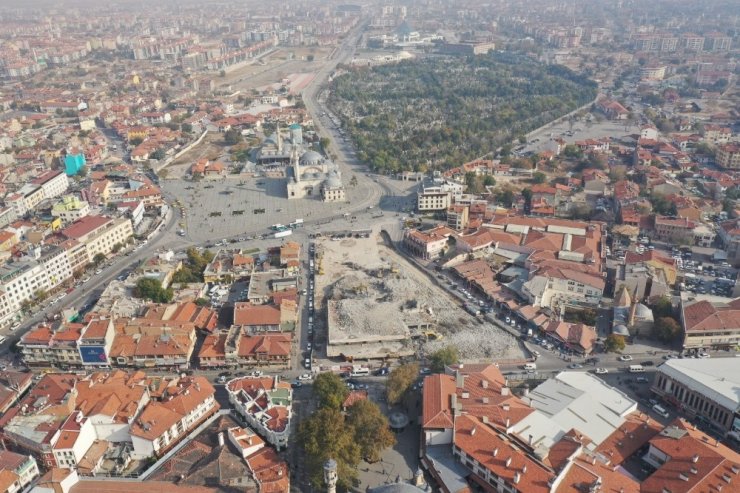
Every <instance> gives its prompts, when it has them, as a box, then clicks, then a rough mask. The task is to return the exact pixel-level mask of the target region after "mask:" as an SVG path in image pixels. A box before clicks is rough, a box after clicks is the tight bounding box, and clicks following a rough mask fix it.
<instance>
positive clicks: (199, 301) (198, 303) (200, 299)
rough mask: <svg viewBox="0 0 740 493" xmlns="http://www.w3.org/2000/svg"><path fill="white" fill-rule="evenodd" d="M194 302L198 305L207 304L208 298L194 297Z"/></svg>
mask: <svg viewBox="0 0 740 493" xmlns="http://www.w3.org/2000/svg"><path fill="white" fill-rule="evenodd" d="M195 304H196V305H198V306H208V298H196V300H195Z"/></svg>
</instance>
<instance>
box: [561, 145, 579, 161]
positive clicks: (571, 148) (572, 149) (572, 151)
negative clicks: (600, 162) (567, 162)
mask: <svg viewBox="0 0 740 493" xmlns="http://www.w3.org/2000/svg"><path fill="white" fill-rule="evenodd" d="M563 156H565V157H567V158H571V159H580V158H582V157H583V151H582V150H581V148H580V147H578V146H576V145H573V144H568V145H566V146H565V148H564V149H563Z"/></svg>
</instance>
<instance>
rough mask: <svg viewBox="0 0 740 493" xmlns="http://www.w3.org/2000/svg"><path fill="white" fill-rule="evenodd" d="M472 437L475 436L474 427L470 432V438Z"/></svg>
mask: <svg viewBox="0 0 740 493" xmlns="http://www.w3.org/2000/svg"><path fill="white" fill-rule="evenodd" d="M473 435H475V426H473V428H472V429H471V430H470V436H471V437H472V436H473Z"/></svg>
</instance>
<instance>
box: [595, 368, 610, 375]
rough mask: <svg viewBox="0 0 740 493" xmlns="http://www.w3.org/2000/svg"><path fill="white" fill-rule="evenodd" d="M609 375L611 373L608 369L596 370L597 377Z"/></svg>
mask: <svg viewBox="0 0 740 493" xmlns="http://www.w3.org/2000/svg"><path fill="white" fill-rule="evenodd" d="M607 373H609V370H607V369H606V368H596V374H597V375H605V374H607Z"/></svg>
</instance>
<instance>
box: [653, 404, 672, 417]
mask: <svg viewBox="0 0 740 493" xmlns="http://www.w3.org/2000/svg"><path fill="white" fill-rule="evenodd" d="M652 409H653V412H654V413H655V414H657V415H658V416H663V417H664V418H670V417H671V415H670V414H668V411H666V410H665V409H663V407H661V406H660V404H655V405H654V406H653V408H652Z"/></svg>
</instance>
